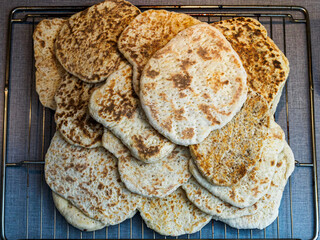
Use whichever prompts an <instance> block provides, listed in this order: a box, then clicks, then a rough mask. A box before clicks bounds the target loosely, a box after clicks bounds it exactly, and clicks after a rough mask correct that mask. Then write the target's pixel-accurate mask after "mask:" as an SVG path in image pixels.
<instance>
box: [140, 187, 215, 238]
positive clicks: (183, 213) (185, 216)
mask: <svg viewBox="0 0 320 240" xmlns="http://www.w3.org/2000/svg"><path fill="white" fill-rule="evenodd" d="M139 211H140V215H141V217H142V219H143V220H144V222H145V223H146V224H147V226H148V227H149V228H151V229H153V230H154V231H156V232H158V233H160V234H162V235H170V236H179V235H182V234H191V233H195V232H197V231H199V230H200V229H201V228H202V227H204V226H205V225H206V224H207V223H208V222H209V221H210V220H211V218H212V216H211V215H208V214H206V213H204V212H202V211H200V210H199V209H198V208H197V207H196V206H194V205H193V204H192V203H191V202H190V201H189V200H188V198H187V197H186V195H185V193H184V192H183V190H182V189H181V188H178V189H177V190H176V191H175V192H173V193H171V194H170V195H169V196H167V197H166V198H144V199H143V200H142V204H141V206H140V207H139Z"/></svg>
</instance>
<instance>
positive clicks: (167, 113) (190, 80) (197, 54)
mask: <svg viewBox="0 0 320 240" xmlns="http://www.w3.org/2000/svg"><path fill="white" fill-rule="evenodd" d="M246 77H247V76H246V72H245V70H244V68H243V66H242V63H241V61H240V58H239V56H238V55H237V53H236V52H235V51H234V50H233V49H232V47H231V45H230V43H229V42H228V41H227V40H226V39H225V37H224V36H223V35H222V34H221V33H220V32H219V31H218V30H217V29H215V28H214V27H211V26H210V25H209V24H206V23H201V24H197V25H194V26H191V27H189V28H187V29H185V30H183V31H181V32H179V33H178V34H177V35H176V36H175V37H174V38H173V39H171V41H170V42H169V43H168V44H167V45H165V47H163V48H162V49H160V50H158V51H157V52H156V53H155V54H154V55H153V56H152V58H150V60H149V62H148V63H147V65H146V66H145V68H144V70H143V73H142V76H141V79H140V88H141V90H140V100H141V104H142V107H143V109H144V111H145V112H146V115H147V117H148V119H149V121H150V124H151V125H152V126H153V127H154V128H155V129H157V130H158V131H159V132H160V133H161V134H162V135H164V136H165V137H167V138H168V139H170V140H171V141H172V142H174V143H176V144H179V145H184V146H188V145H191V144H197V143H200V142H202V141H203V140H204V139H205V138H206V137H207V136H208V135H209V133H210V132H211V131H212V130H214V129H220V128H221V127H223V126H224V125H225V124H227V123H228V122H229V121H230V120H231V119H232V118H233V117H234V115H235V114H236V113H237V112H238V111H239V110H240V108H241V106H242V105H243V103H244V102H245V100H246V97H247V85H246Z"/></svg>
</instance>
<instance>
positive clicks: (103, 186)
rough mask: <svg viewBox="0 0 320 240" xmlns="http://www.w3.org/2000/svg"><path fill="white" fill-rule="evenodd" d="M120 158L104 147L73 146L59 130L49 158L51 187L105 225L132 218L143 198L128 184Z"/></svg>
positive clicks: (48, 177)
mask: <svg viewBox="0 0 320 240" xmlns="http://www.w3.org/2000/svg"><path fill="white" fill-rule="evenodd" d="M117 167H118V166H117V160H116V159H115V158H114V157H113V156H112V154H111V153H109V152H107V151H106V150H105V149H104V148H102V147H100V148H90V149H88V148H82V147H76V146H73V145H70V144H69V143H67V142H66V141H65V140H64V139H63V138H62V136H61V134H60V133H59V132H56V133H55V135H54V137H53V139H52V141H51V144H50V147H49V149H48V152H47V154H46V157H45V179H46V182H47V184H48V185H49V187H50V188H51V189H52V191H54V192H55V193H57V194H59V195H60V196H61V197H63V198H64V199H67V200H68V201H70V202H71V203H72V204H73V205H74V206H75V207H77V208H78V209H79V210H81V212H83V213H84V214H85V215H86V216H88V217H90V218H92V219H94V220H98V221H100V222H102V223H103V224H105V225H114V224H118V223H120V222H122V221H124V220H126V219H127V218H131V217H132V216H133V215H134V214H135V213H136V209H137V206H138V205H139V203H140V197H139V196H138V195H136V194H133V193H131V192H130V191H129V190H127V189H126V188H125V187H124V184H123V183H122V182H121V180H120V176H119V173H118V169H117Z"/></svg>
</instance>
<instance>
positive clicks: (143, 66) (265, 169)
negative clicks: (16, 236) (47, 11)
mask: <svg viewBox="0 0 320 240" xmlns="http://www.w3.org/2000/svg"><path fill="white" fill-rule="evenodd" d="M33 38H34V52H35V64H36V69H37V72H36V89H37V92H38V93H39V98H40V101H41V103H42V104H43V105H44V106H45V107H49V108H51V109H53V110H55V111H56V112H55V122H56V126H57V131H56V133H55V135H54V137H53V139H52V142H51V144H50V147H49V149H48V151H47V154H46V157H45V178H46V182H47V184H48V185H49V187H50V188H51V189H52V193H53V201H54V203H55V205H56V207H57V209H58V210H59V211H60V213H61V214H62V215H63V216H64V217H65V218H66V220H67V221H68V222H69V223H70V224H72V225H73V226H75V227H77V228H78V229H80V230H84V231H94V230H97V229H101V228H103V227H105V226H108V225H114V224H118V223H120V222H122V221H124V220H126V219H128V218H131V217H132V216H133V215H134V214H135V213H136V212H137V211H139V212H140V215H141V217H142V218H143V220H144V221H145V223H146V224H147V226H148V227H150V228H151V229H153V230H155V231H157V232H159V233H160V234H163V235H171V236H178V235H182V234H191V233H194V232H196V231H199V230H200V229H201V228H202V227H203V226H205V225H206V224H207V223H208V222H209V221H211V219H215V220H219V221H222V222H225V223H227V224H229V225H230V226H232V227H235V228H258V229H261V228H265V227H266V226H268V225H269V224H271V223H272V222H273V221H274V220H275V218H276V217H277V215H278V209H279V205H280V201H281V197H282V192H283V190H284V187H285V185H286V182H287V179H288V178H289V176H290V175H291V173H292V172H293V169H294V156H293V153H292V151H291V149H290V147H289V146H288V144H287V143H286V141H285V135H284V132H283V131H282V129H281V127H280V126H279V125H278V124H277V123H276V122H275V121H274V118H273V113H274V112H275V110H276V106H277V104H278V102H279V99H280V96H281V92H282V88H283V86H284V84H285V82H286V79H287V77H288V74H289V63H288V60H287V59H286V57H285V56H284V54H283V53H282V52H281V51H280V50H279V49H278V47H277V46H276V45H275V44H274V42H273V41H272V40H271V39H270V38H269V37H268V36H267V31H266V29H265V28H264V27H263V26H262V25H261V24H260V23H259V22H258V21H256V20H254V19H251V18H234V19H230V20H224V21H221V22H217V23H213V24H211V25H209V24H207V23H201V22H200V21H199V20H197V19H194V18H193V17H191V16H189V15H186V14H183V13H175V12H168V11H164V10H148V11H145V12H143V13H141V12H140V10H139V9H138V8H137V7H135V6H134V5H132V4H131V3H129V2H126V1H123V0H107V1H105V2H102V3H99V4H97V5H94V6H92V7H90V8H88V9H86V10H85V11H82V12H79V13H77V14H75V15H73V16H71V17H70V18H69V19H64V20H63V19H51V20H43V21H42V22H40V23H39V25H38V26H37V28H36V29H35V32H34V35H33Z"/></svg>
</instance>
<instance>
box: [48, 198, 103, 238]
mask: <svg viewBox="0 0 320 240" xmlns="http://www.w3.org/2000/svg"><path fill="white" fill-rule="evenodd" d="M52 198H53V202H54V205H55V206H56V208H57V209H58V211H59V212H60V213H61V215H62V216H63V217H64V218H65V219H66V221H67V222H68V223H69V224H71V225H72V226H74V227H75V228H78V229H80V230H81V231H87V232H91V231H96V230H99V229H102V228H104V227H105V226H106V225H105V224H103V223H102V222H100V221H97V220H94V219H92V218H89V217H87V216H86V215H84V214H83V213H82V212H81V211H80V210H79V209H78V208H76V207H75V206H73V205H72V204H71V203H70V202H69V201H68V200H65V199H64V198H62V197H60V196H59V195H58V194H56V193H55V192H52Z"/></svg>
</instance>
